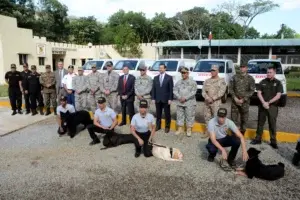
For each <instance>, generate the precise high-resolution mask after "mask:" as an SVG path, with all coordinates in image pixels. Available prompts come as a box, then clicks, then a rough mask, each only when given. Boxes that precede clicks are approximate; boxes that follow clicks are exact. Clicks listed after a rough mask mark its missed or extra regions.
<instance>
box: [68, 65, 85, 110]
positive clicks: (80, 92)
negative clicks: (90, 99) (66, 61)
mask: <svg viewBox="0 0 300 200" xmlns="http://www.w3.org/2000/svg"><path fill="white" fill-rule="evenodd" d="M77 71H78V76H75V77H74V78H73V79H72V86H73V89H74V91H75V109H76V111H80V110H84V109H86V100H87V94H88V85H87V83H88V79H87V76H84V75H83V69H82V67H78V70H77Z"/></svg>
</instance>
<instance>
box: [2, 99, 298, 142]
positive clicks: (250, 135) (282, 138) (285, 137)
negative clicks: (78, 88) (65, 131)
mask: <svg viewBox="0 0 300 200" xmlns="http://www.w3.org/2000/svg"><path fill="white" fill-rule="evenodd" d="M299 96H300V95H299ZM0 107H10V103H9V102H0ZM23 107H24V105H23ZM51 110H52V109H51ZM89 113H90V115H91V117H92V118H93V113H92V112H91V111H90V112H89ZM117 118H118V122H119V123H120V122H121V120H122V115H121V114H118V117H117ZM33 124H35V123H33ZM127 124H130V123H129V116H127ZM30 125H32V124H30ZM161 125H162V128H164V127H165V120H164V119H162V124H161ZM28 126H29V125H28ZM22 128H25V127H22ZM22 128H20V129H22ZM176 128H177V127H176V120H171V127H170V129H171V130H173V131H176ZM20 129H18V130H20ZM205 130H206V125H205V124H204V123H199V122H195V124H194V127H193V129H192V131H193V132H194V133H195V132H196V133H204V132H205ZM15 131H17V130H15ZM15 131H11V132H10V133H12V132H15ZM8 134H9V133H8ZM4 135H7V134H4ZM255 135H256V130H255V129H247V130H246V133H245V138H246V139H254V138H255ZM298 139H300V133H289V132H277V140H278V141H279V142H288V143H296V142H297V141H298ZM262 140H263V141H269V140H270V135H269V131H267V130H264V132H263V135H262Z"/></svg>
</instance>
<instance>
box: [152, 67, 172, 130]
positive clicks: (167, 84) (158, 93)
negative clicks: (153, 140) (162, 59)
mask: <svg viewBox="0 0 300 200" xmlns="http://www.w3.org/2000/svg"><path fill="white" fill-rule="evenodd" d="M166 69H167V67H166V65H165V64H164V63H161V64H160V66H159V72H160V74H159V75H157V76H155V77H154V80H153V88H152V101H153V103H155V106H156V131H158V130H160V129H161V116H162V110H164V112H165V117H166V119H165V120H166V127H165V132H166V133H169V132H170V125H171V108H170V105H171V103H172V100H173V87H174V83H173V78H172V76H170V75H168V74H166Z"/></svg>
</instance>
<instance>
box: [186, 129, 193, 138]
mask: <svg viewBox="0 0 300 200" xmlns="http://www.w3.org/2000/svg"><path fill="white" fill-rule="evenodd" d="M186 136H188V137H191V136H192V128H190V127H189V128H188V129H187V131H186Z"/></svg>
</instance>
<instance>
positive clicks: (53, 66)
mask: <svg viewBox="0 0 300 200" xmlns="http://www.w3.org/2000/svg"><path fill="white" fill-rule="evenodd" d="M52 70H53V71H55V70H56V61H55V59H54V58H53V59H52Z"/></svg>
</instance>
